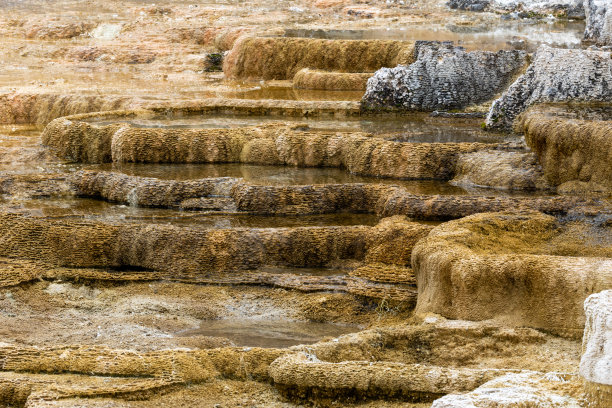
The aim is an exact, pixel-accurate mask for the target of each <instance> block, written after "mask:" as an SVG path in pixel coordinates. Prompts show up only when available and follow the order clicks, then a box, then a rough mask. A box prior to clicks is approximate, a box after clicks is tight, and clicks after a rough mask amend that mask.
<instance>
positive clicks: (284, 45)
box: [223, 37, 414, 79]
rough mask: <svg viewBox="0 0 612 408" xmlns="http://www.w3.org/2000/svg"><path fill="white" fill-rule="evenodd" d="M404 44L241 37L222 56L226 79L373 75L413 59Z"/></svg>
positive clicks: (409, 50) (411, 52)
mask: <svg viewBox="0 0 612 408" xmlns="http://www.w3.org/2000/svg"><path fill="white" fill-rule="evenodd" d="M413 47H414V44H413V43H411V42H405V41H381V40H360V41H357V40H354V41H351V40H347V41H344V40H324V39H307V38H263V37H253V38H250V37H244V38H242V39H240V40H239V41H238V42H236V43H235V44H234V47H233V48H232V50H231V51H230V52H229V54H228V55H227V56H226V57H225V60H224V62H223V72H224V73H225V75H226V76H227V77H228V78H243V79H292V78H293V77H294V76H295V74H297V73H298V71H300V70H301V69H303V68H313V69H320V70H325V71H339V72H374V71H376V70H377V69H379V68H381V67H394V66H396V65H397V64H407V63H410V62H412V61H413V60H414V57H413Z"/></svg>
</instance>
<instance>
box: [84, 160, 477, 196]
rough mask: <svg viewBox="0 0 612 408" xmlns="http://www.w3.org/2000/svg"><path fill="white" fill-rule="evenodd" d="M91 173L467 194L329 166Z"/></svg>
mask: <svg viewBox="0 0 612 408" xmlns="http://www.w3.org/2000/svg"><path fill="white" fill-rule="evenodd" d="M88 168H90V169H93V170H106V171H116V172H120V173H124V174H128V175H131V176H139V177H154V178H159V179H165V180H193V179H202V178H211V177H237V178H243V179H244V180H245V181H247V182H249V183H252V184H257V185H269V186H289V185H312V184H346V183H376V184H389V185H399V186H402V187H404V188H406V189H407V190H408V191H410V192H412V193H414V194H466V191H465V190H464V189H462V188H460V187H455V186H452V185H450V184H449V183H447V182H445V181H438V180H398V179H388V178H377V177H365V176H358V175H355V174H351V173H349V172H347V171H346V170H344V169H338V168H332V167H306V168H304V167H288V166H259V165H250V164H240V163H225V164H137V163H112V164H111V163H109V164H102V165H94V166H88Z"/></svg>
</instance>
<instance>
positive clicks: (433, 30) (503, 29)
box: [285, 19, 584, 51]
mask: <svg viewBox="0 0 612 408" xmlns="http://www.w3.org/2000/svg"><path fill="white" fill-rule="evenodd" d="M583 33H584V22H583V21H570V20H533V19H519V20H511V21H503V20H500V21H499V23H498V24H481V25H470V24H466V25H454V24H449V25H446V26H442V25H415V26H411V27H401V28H375V29H353V30H346V29H340V30H337V29H329V28H319V29H317V28H313V29H309V28H306V29H303V28H289V29H286V30H285V36H286V37H306V38H323V39H330V40H336V39H342V40H404V41H417V40H424V41H454V42H455V43H456V44H457V45H461V46H463V47H465V48H466V49H468V50H489V51H495V50H499V49H513V48H530V49H533V48H536V47H537V46H538V45H540V44H548V45H551V46H555V47H563V48H576V47H580V45H581V40H582V36H583Z"/></svg>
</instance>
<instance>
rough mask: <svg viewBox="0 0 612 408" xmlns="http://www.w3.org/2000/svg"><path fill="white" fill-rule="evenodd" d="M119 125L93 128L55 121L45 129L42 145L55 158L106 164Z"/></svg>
mask: <svg viewBox="0 0 612 408" xmlns="http://www.w3.org/2000/svg"><path fill="white" fill-rule="evenodd" d="M121 127H122V126H121V125H120V124H116V125H108V126H95V125H91V124H89V123H86V122H76V123H74V124H73V123H70V124H66V123H62V119H56V120H54V121H53V122H51V123H50V124H49V125H47V127H46V128H45V131H44V132H43V134H42V141H43V143H44V144H45V145H46V146H48V147H50V148H51V149H52V151H53V153H55V154H56V155H57V156H59V157H61V158H62V159H65V160H70V161H73V162H80V163H106V162H110V161H111V160H112V157H111V154H110V152H111V140H112V137H113V135H114V134H115V133H116V132H117V130H119V129H121Z"/></svg>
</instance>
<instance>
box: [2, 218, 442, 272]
mask: <svg viewBox="0 0 612 408" xmlns="http://www.w3.org/2000/svg"><path fill="white" fill-rule="evenodd" d="M0 218H1V225H0V228H1V229H2V238H0V243H2V248H1V249H0V256H4V257H13V258H20V259H26V260H33V261H39V262H46V263H48V264H51V265H55V266H63V267H84V268H130V267H132V268H137V269H138V268H143V269H146V270H151V271H161V272H168V273H172V274H175V275H176V277H180V276H181V275H186V276H191V275H201V276H206V274H209V273H214V272H217V271H231V270H245V269H254V268H257V267H260V266H264V265H271V266H293V267H322V266H326V265H328V264H330V263H334V262H339V261H342V260H353V261H355V260H357V261H366V260H367V261H368V262H380V263H385V262H388V261H389V260H393V263H396V264H403V265H407V264H408V263H409V253H410V252H411V249H412V246H413V245H414V243H415V242H416V241H417V240H418V239H419V238H421V237H423V236H424V235H426V234H427V233H428V232H429V230H430V229H431V228H430V227H429V226H422V225H420V224H415V223H411V222H407V221H402V220H401V219H395V220H394V221H393V222H383V223H381V224H380V225H379V226H378V227H367V226H354V227H353V226H351V227H299V228H279V229H266V228H263V229H255V228H252V229H246V228H237V229H202V228H193V227H174V226H169V225H162V224H149V225H147V224H138V225H136V224H110V223H103V222H86V221H82V222H79V221H74V220H70V219H64V220H52V219H46V218H38V217H32V216H27V215H20V214H11V213H4V214H1V215H0Z"/></svg>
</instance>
